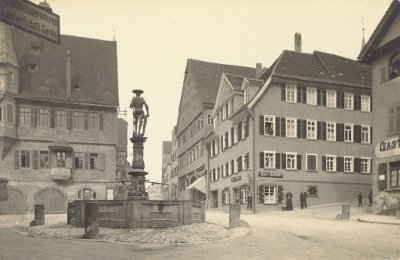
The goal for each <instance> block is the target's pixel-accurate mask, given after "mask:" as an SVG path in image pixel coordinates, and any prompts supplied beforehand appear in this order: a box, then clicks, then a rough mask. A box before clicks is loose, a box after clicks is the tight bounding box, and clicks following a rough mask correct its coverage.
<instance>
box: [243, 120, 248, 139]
mask: <svg viewBox="0 0 400 260" xmlns="http://www.w3.org/2000/svg"><path fill="white" fill-rule="evenodd" d="M248 135H249V128H248V125H247V119H244V120H243V121H242V139H244V138H246V137H247V136H248Z"/></svg>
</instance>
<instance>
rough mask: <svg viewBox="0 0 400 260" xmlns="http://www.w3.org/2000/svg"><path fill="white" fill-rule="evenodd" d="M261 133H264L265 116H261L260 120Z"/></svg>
mask: <svg viewBox="0 0 400 260" xmlns="http://www.w3.org/2000/svg"><path fill="white" fill-rule="evenodd" d="M259 123H260V125H259V130H260V131H259V133H260V135H264V116H260V120H259Z"/></svg>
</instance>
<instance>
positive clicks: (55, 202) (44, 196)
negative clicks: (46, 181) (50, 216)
mask: <svg viewBox="0 0 400 260" xmlns="http://www.w3.org/2000/svg"><path fill="white" fill-rule="evenodd" d="M35 204H43V205H44V212H45V213H65V212H66V209H67V196H66V195H65V194H64V192H62V191H61V190H60V189H58V188H56V187H47V188H43V189H41V190H39V191H38V192H37V193H36V195H35Z"/></svg>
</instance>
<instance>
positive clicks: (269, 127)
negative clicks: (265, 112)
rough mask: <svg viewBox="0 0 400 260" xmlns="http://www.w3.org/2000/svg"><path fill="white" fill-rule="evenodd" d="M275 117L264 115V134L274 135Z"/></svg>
mask: <svg viewBox="0 0 400 260" xmlns="http://www.w3.org/2000/svg"><path fill="white" fill-rule="evenodd" d="M274 129H275V117H274V116H264V135H272V136H273V135H275V131H274Z"/></svg>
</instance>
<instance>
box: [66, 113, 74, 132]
mask: <svg viewBox="0 0 400 260" xmlns="http://www.w3.org/2000/svg"><path fill="white" fill-rule="evenodd" d="M67 128H68V129H72V128H73V117H72V111H67Z"/></svg>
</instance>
